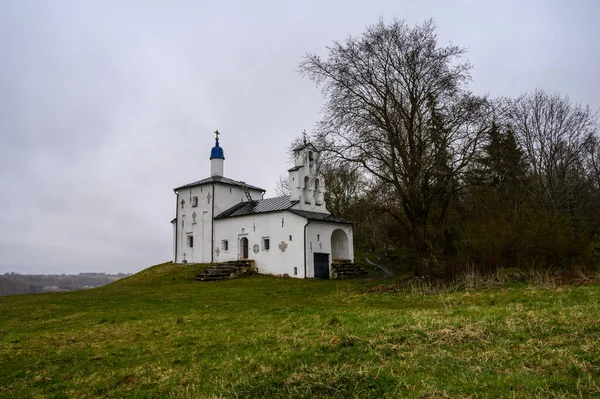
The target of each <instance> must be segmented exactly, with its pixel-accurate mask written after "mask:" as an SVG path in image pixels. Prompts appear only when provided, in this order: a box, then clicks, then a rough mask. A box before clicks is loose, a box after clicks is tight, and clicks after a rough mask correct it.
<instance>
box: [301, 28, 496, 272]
mask: <svg viewBox="0 0 600 399" xmlns="http://www.w3.org/2000/svg"><path fill="white" fill-rule="evenodd" d="M464 53H465V50H464V49H462V48H460V47H458V46H454V45H449V46H447V47H439V46H438V43H437V38H436V34H435V25H434V24H433V22H432V21H427V22H425V23H423V24H422V25H417V26H415V27H409V26H407V24H406V23H405V22H404V21H397V20H396V21H394V22H393V23H391V24H390V25H386V24H385V23H384V21H383V20H380V21H379V22H378V23H376V24H375V25H373V26H370V27H368V28H367V29H366V32H365V33H364V34H363V35H362V36H361V37H359V38H353V37H349V38H348V39H347V40H346V41H345V42H343V43H338V42H334V44H333V46H331V47H329V48H328V56H327V58H326V59H322V58H321V57H319V56H317V55H315V54H307V55H306V56H305V57H304V60H303V61H302V62H301V64H300V71H301V73H302V74H303V75H304V76H307V77H308V78H309V79H311V80H312V81H314V82H316V83H317V84H318V85H319V86H320V87H321V88H322V91H323V94H324V95H325V96H326V98H327V102H326V105H325V108H324V118H323V120H322V122H321V124H320V127H319V129H318V132H317V141H318V143H319V145H320V147H322V148H323V149H325V150H327V151H329V153H331V154H334V155H335V156H337V157H338V158H340V159H343V160H345V161H346V162H351V163H355V164H358V165H360V166H361V167H362V168H363V169H364V170H365V171H366V172H367V173H368V174H370V175H371V176H372V177H373V178H375V179H378V180H380V181H381V183H383V184H387V185H389V186H390V187H392V188H393V192H394V193H395V195H396V196H397V197H398V198H399V201H400V203H401V205H402V209H403V212H404V213H405V214H406V220H408V227H409V229H410V232H411V236H412V238H413V240H414V244H415V247H416V250H417V252H418V254H419V258H420V262H419V265H418V266H417V268H416V270H415V271H416V273H418V274H427V273H429V258H430V249H431V242H430V234H429V232H428V228H430V226H431V224H432V223H434V224H435V220H441V219H443V218H444V217H445V212H446V209H447V207H448V203H449V201H450V198H451V196H452V195H453V193H454V192H455V190H456V189H457V188H458V187H459V186H460V182H461V181H462V178H461V174H462V173H463V171H464V170H465V168H466V166H467V164H468V163H469V161H470V160H471V158H472V157H473V154H474V153H475V151H476V149H477V147H478V142H479V139H480V137H481V135H482V132H483V131H484V130H485V129H484V126H483V125H486V124H488V119H491V118H488V116H489V113H488V112H487V106H488V102H487V100H486V99H485V98H480V97H476V96H473V95H472V94H471V93H470V92H468V91H467V90H466V84H467V82H468V81H469V80H470V74H469V71H470V69H471V65H470V64H469V63H467V62H461V57H462V56H463V55H464ZM434 210H435V211H434Z"/></svg>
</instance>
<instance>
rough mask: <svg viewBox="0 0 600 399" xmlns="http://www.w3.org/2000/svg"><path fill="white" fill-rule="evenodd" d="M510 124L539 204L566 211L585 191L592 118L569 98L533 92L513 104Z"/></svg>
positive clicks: (593, 114) (593, 129)
mask: <svg viewBox="0 0 600 399" xmlns="http://www.w3.org/2000/svg"><path fill="white" fill-rule="evenodd" d="M509 123H510V125H511V127H512V129H513V131H514V132H515V135H516V137H517V139H518V140H519V143H520V144H521V147H522V148H523V149H524V151H525V156H526V158H527V161H528V164H529V165H530V167H531V168H532V172H533V175H534V177H535V178H536V179H537V181H538V185H539V188H540V197H539V198H538V199H539V200H540V201H543V202H545V203H548V204H549V205H550V206H551V207H552V208H553V209H554V210H555V211H560V210H568V209H570V208H571V207H572V206H573V204H574V203H575V202H576V201H577V198H578V196H579V194H580V193H581V191H582V190H584V189H585V188H586V182H585V180H584V179H583V178H582V177H583V176H585V174H586V173H585V168H586V165H585V159H586V157H587V156H588V154H586V148H589V146H590V144H591V142H592V141H593V139H594V132H595V131H596V128H597V124H596V113H594V112H592V111H591V110H590V108H589V106H586V107H583V106H581V105H580V104H572V103H571V102H570V100H569V98H568V97H561V96H560V95H558V94H553V95H550V94H547V93H546V92H544V91H542V90H536V91H534V92H532V93H530V94H527V95H524V96H522V97H520V98H518V99H517V100H515V101H514V102H513V104H512V106H511V107H510V111H509Z"/></svg>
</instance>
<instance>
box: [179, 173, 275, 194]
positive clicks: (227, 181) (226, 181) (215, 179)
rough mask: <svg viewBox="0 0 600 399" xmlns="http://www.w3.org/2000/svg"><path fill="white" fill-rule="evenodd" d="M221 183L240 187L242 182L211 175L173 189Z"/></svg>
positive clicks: (258, 188) (253, 188) (250, 187)
mask: <svg viewBox="0 0 600 399" xmlns="http://www.w3.org/2000/svg"><path fill="white" fill-rule="evenodd" d="M213 182H214V183H222V184H229V185H230V186H238V187H242V182H241V181H237V180H232V179H229V178H227V177H223V176H211V177H207V178H206V179H202V180H198V181H196V182H193V183H189V184H186V185H183V186H181V187H177V188H175V189H173V190H175V191H177V190H181V189H182V188H189V187H195V186H201V185H202V184H207V183H213ZM246 187H248V188H249V189H251V190H259V191H263V192H264V191H266V190H265V189H264V188H260V187H256V186H253V185H251V184H246Z"/></svg>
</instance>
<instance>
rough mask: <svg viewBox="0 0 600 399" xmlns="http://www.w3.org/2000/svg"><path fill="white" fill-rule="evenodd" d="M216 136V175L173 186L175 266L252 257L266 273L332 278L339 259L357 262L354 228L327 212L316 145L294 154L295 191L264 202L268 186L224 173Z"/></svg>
mask: <svg viewBox="0 0 600 399" xmlns="http://www.w3.org/2000/svg"><path fill="white" fill-rule="evenodd" d="M216 134H217V135H216V139H215V146H214V147H213V148H212V150H211V154H210V162H211V173H210V177H207V178H205V179H202V180H199V181H196V182H193V183H189V184H185V185H183V186H180V187H177V188H175V189H174V191H175V194H176V195H177V210H176V217H175V219H173V221H172V224H173V246H174V262H175V263H209V262H210V263H216V262H225V261H230V260H238V259H251V260H254V262H255V266H256V269H257V271H258V273H261V274H274V275H284V274H287V275H289V276H290V277H297V278H311V277H317V278H329V277H330V276H331V263H332V261H334V260H349V261H353V260H354V248H353V235H352V223H351V222H349V221H347V220H344V219H341V218H337V217H335V216H333V215H332V214H331V213H330V212H329V211H328V210H327V207H326V206H325V201H324V193H325V185H324V184H323V177H322V176H321V175H320V174H319V173H318V171H317V167H316V165H317V159H318V155H319V154H318V151H317V150H316V148H315V147H314V146H313V145H312V144H310V143H306V142H305V143H304V144H303V145H301V146H299V147H297V148H295V149H294V150H293V153H294V167H292V168H291V169H289V170H288V172H289V186H290V189H291V194H290V195H287V196H283V197H275V198H263V197H264V194H265V190H264V189H262V188H259V187H256V186H253V185H250V184H246V183H245V182H243V181H237V180H232V179H229V178H227V177H225V176H224V174H223V167H224V161H225V156H224V152H223V148H222V147H220V146H219V133H218V132H216Z"/></svg>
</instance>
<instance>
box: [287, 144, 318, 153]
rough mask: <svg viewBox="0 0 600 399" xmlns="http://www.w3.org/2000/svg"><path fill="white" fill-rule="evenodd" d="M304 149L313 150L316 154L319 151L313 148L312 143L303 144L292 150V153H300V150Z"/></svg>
mask: <svg viewBox="0 0 600 399" xmlns="http://www.w3.org/2000/svg"><path fill="white" fill-rule="evenodd" d="M306 147H312V149H313V150H315V151H317V152H318V151H319V150H317V147H315V146H314V145H313V144H312V143H303V144H300V145H299V146H297V147H296V148H293V149H292V151H301V150H303V149H305V148H306Z"/></svg>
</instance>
